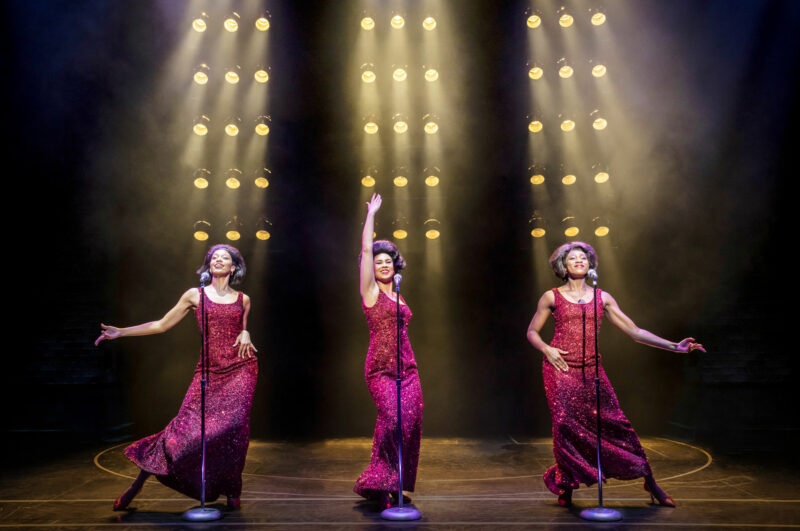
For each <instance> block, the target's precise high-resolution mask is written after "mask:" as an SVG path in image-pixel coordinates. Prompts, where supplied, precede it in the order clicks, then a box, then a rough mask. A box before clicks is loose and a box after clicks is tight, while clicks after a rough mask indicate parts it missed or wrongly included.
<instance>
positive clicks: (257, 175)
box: [253, 168, 272, 189]
mask: <svg viewBox="0 0 800 531" xmlns="http://www.w3.org/2000/svg"><path fill="white" fill-rule="evenodd" d="M270 177H272V172H271V171H269V170H268V169H267V168H262V169H260V170H256V171H255V172H253V183H254V184H255V185H256V188H261V189H264V188H266V187H268V186H269V179H270Z"/></svg>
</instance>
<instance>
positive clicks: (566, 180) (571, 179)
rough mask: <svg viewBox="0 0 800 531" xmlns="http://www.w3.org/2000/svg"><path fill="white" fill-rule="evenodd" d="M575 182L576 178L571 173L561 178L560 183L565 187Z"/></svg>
mask: <svg viewBox="0 0 800 531" xmlns="http://www.w3.org/2000/svg"><path fill="white" fill-rule="evenodd" d="M577 180H578V178H577V177H575V176H574V175H573V174H571V173H570V174H567V175H565V176H563V177H562V178H561V182H562V183H564V185H565V186H572V185H573V184H575V181H577Z"/></svg>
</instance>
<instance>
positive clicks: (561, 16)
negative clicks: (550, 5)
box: [556, 7, 575, 28]
mask: <svg viewBox="0 0 800 531" xmlns="http://www.w3.org/2000/svg"><path fill="white" fill-rule="evenodd" d="M556 16H557V17H558V24H559V25H560V26H561V27H562V28H568V27H570V26H572V23H573V22H575V19H574V18H573V17H572V15H570V14H569V13H568V12H567V8H566V7H560V8H559V9H558V11H556Z"/></svg>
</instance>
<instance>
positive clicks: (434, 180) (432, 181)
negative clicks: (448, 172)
mask: <svg viewBox="0 0 800 531" xmlns="http://www.w3.org/2000/svg"><path fill="white" fill-rule="evenodd" d="M438 185H439V177H438V176H437V175H428V176H427V177H425V186H430V187H431V188H433V187H434V186H438Z"/></svg>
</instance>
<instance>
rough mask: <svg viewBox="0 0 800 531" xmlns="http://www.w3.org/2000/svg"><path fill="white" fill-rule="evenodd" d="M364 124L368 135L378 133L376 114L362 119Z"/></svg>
mask: <svg viewBox="0 0 800 531" xmlns="http://www.w3.org/2000/svg"><path fill="white" fill-rule="evenodd" d="M362 122H363V124H364V132H365V133H367V134H368V135H374V134H377V133H378V122H376V121H375V117H374V116H371V115H370V116H367V117H366V118H364V119H363V120H362Z"/></svg>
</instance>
